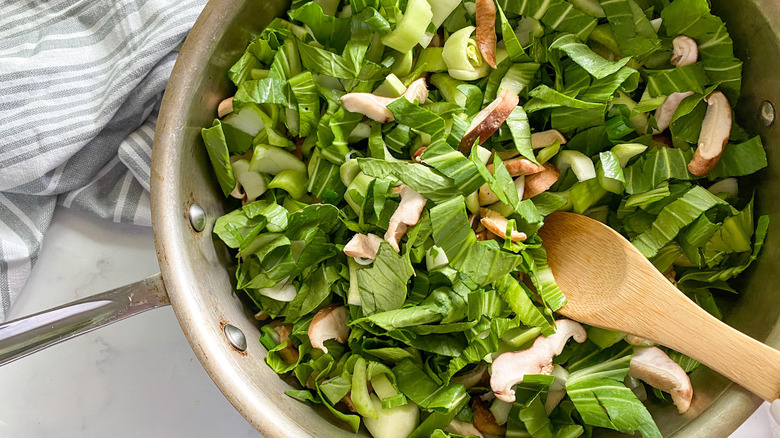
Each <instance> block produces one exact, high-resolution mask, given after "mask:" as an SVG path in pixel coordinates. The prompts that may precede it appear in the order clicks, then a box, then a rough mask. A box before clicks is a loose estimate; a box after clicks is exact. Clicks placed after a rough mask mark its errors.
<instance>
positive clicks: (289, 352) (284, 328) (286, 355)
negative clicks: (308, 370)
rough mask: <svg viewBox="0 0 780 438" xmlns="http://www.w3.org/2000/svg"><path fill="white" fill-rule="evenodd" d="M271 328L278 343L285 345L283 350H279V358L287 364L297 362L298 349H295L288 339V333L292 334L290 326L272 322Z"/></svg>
mask: <svg viewBox="0 0 780 438" xmlns="http://www.w3.org/2000/svg"><path fill="white" fill-rule="evenodd" d="M271 327H272V328H273V329H274V331H275V332H276V334H278V335H279V343H280V344H281V343H284V342H286V343H287V345H286V346H285V347H284V348H282V349H281V350H279V356H281V357H282V360H283V361H284V362H285V363H287V364H291V363H295V362H298V358H299V354H298V349H297V348H296V347H295V344H293V342H292V339H290V333H292V324H282V323H280V322H277V321H274V322H272V323H271Z"/></svg>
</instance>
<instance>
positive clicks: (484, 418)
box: [471, 398, 506, 436]
mask: <svg viewBox="0 0 780 438" xmlns="http://www.w3.org/2000/svg"><path fill="white" fill-rule="evenodd" d="M471 411H472V412H473V413H474V420H473V424H474V427H476V428H477V430H478V431H480V432H482V433H484V434H488V435H501V436H503V435H504V433H505V432H506V426H499V425H498V422H497V421H496V418H495V417H494V416H493V413H492V412H490V409H488V408H487V406H485V404H484V403H483V402H482V400H480V399H479V398H474V400H473V401H472V402H471Z"/></svg>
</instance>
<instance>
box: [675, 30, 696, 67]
mask: <svg viewBox="0 0 780 438" xmlns="http://www.w3.org/2000/svg"><path fill="white" fill-rule="evenodd" d="M672 46H673V47H674V51H673V52H672V59H671V62H672V65H674V66H675V67H685V66H686V65H691V64H695V63H696V60H697V59H699V46H698V45H696V41H694V40H693V38H691V37H687V36H685V35H680V36H678V37H677V38H675V39H674V40H673V41H672Z"/></svg>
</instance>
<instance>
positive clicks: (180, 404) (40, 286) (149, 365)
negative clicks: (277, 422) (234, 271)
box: [0, 207, 780, 438]
mask: <svg viewBox="0 0 780 438" xmlns="http://www.w3.org/2000/svg"><path fill="white" fill-rule="evenodd" d="M156 272H158V267H157V258H156V255H155V250H154V240H153V237H152V231H151V229H145V228H139V227H135V226H131V225H121V224H114V223H110V222H107V221H103V220H100V219H96V218H92V217H87V216H85V215H83V214H81V213H78V212H74V211H72V210H68V209H64V208H61V207H59V208H58V209H57V211H56V213H55V215H54V220H53V222H52V225H51V228H50V229H49V231H48V233H47V234H46V240H45V242H44V246H43V251H42V252H41V256H40V258H39V260H38V262H37V263H36V265H35V267H34V268H33V271H32V276H31V278H30V280H29V282H28V283H27V285H26V287H25V290H24V292H23V293H22V296H21V297H20V299H19V301H18V302H17V303H16V304H15V306H14V308H13V310H12V312H11V318H16V317H19V316H23V315H27V314H30V313H34V312H38V311H40V310H44V309H47V308H50V307H54V306H57V305H60V304H64V303H66V302H69V301H72V300H75V299H77V298H81V297H85V296H88V295H92V294H95V293H99V292H103V291H105V290H108V289H112V288H115V287H118V286H122V285H124V284H127V283H131V282H133V281H136V280H139V279H142V278H144V277H146V276H149V275H152V274H155V273H156ZM0 391H2V397H0V437H24V438H44V437H45V438H50V437H63V438H67V437H79V438H91V437H101V438H103V437H106V436H111V437H112V438H131V437H132V438H136V437H166V438H185V437H186V438H201V437H202V438H208V437H231V438H236V437H239V438H240V437H259V436H260V435H259V434H258V433H257V432H256V431H255V430H254V429H253V428H252V427H251V426H250V425H249V424H248V423H247V422H246V421H245V420H244V419H243V418H242V417H241V415H239V414H238V413H237V412H236V411H235V410H234V409H233V407H232V406H231V405H230V403H228V401H227V400H226V399H225V398H224V396H223V395H222V393H220V392H219V390H218V389H217V387H216V385H214V383H213V382H212V381H211V379H209V377H208V375H207V374H206V372H205V371H204V370H203V369H202V368H201V366H200V363H199V362H198V360H197V359H196V358H195V355H194V354H193V352H192V350H191V349H190V346H189V344H188V343H187V340H186V339H185V337H184V335H183V334H182V332H181V330H180V329H179V326H178V323H177V322H176V318H175V317H174V314H173V311H172V310H171V309H170V308H163V309H157V310H152V311H149V312H146V313H144V314H141V315H138V316H136V317H133V318H131V319H129V320H125V321H120V322H118V323H116V324H113V325H111V326H108V327H105V328H103V329H100V330H97V331H94V332H92V333H88V334H86V335H83V336H81V337H79V338H76V339H72V340H70V341H68V342H65V343H62V344H59V345H56V346H54V347H51V348H49V349H47V350H44V351H41V352H39V353H36V354H34V355H32V356H29V357H26V358H23V359H20V360H18V361H16V362H14V363H11V364H9V365H6V366H4V367H2V368H0ZM713 438H717V437H713ZM731 438H780V434H777V433H776V432H775V433H774V434H773V432H772V430H771V427H770V420H769V416H768V409H767V405H764V406H762V408H761V409H759V410H758V411H757V412H756V414H754V415H753V416H752V417H751V418H750V419H749V420H748V421H747V422H746V423H745V424H744V425H743V426H742V427H741V428H740V429H739V430H738V431H737V432H736V433H735V434H733V435H732V437H731Z"/></svg>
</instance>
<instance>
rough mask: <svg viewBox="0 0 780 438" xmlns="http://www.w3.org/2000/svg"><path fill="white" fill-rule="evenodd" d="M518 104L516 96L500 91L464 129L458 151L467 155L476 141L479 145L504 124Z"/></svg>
mask: <svg viewBox="0 0 780 438" xmlns="http://www.w3.org/2000/svg"><path fill="white" fill-rule="evenodd" d="M518 103H520V98H519V97H518V96H517V94H515V93H512V92H511V91H509V90H501V92H500V93H499V94H498V97H496V100H494V101H493V102H491V103H490V105H488V106H486V107H485V109H483V110H482V111H480V112H479V113H477V115H476V116H474V119H473V120H472V121H471V124H470V125H469V127H468V129H466V135H464V136H463V138H462V139H461V141H460V146H459V147H458V150H459V151H461V152H463V153H464V154H468V153H470V152H471V147H472V146H473V145H474V142H475V141H477V139H479V144H482V143H484V142H485V140H487V139H488V137H490V136H491V135H493V133H494V132H496V131H497V130H498V128H499V126H501V124H503V123H504V121H505V120H506V118H507V117H509V114H511V113H512V110H514V109H515V107H516V106H517V104H518Z"/></svg>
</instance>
